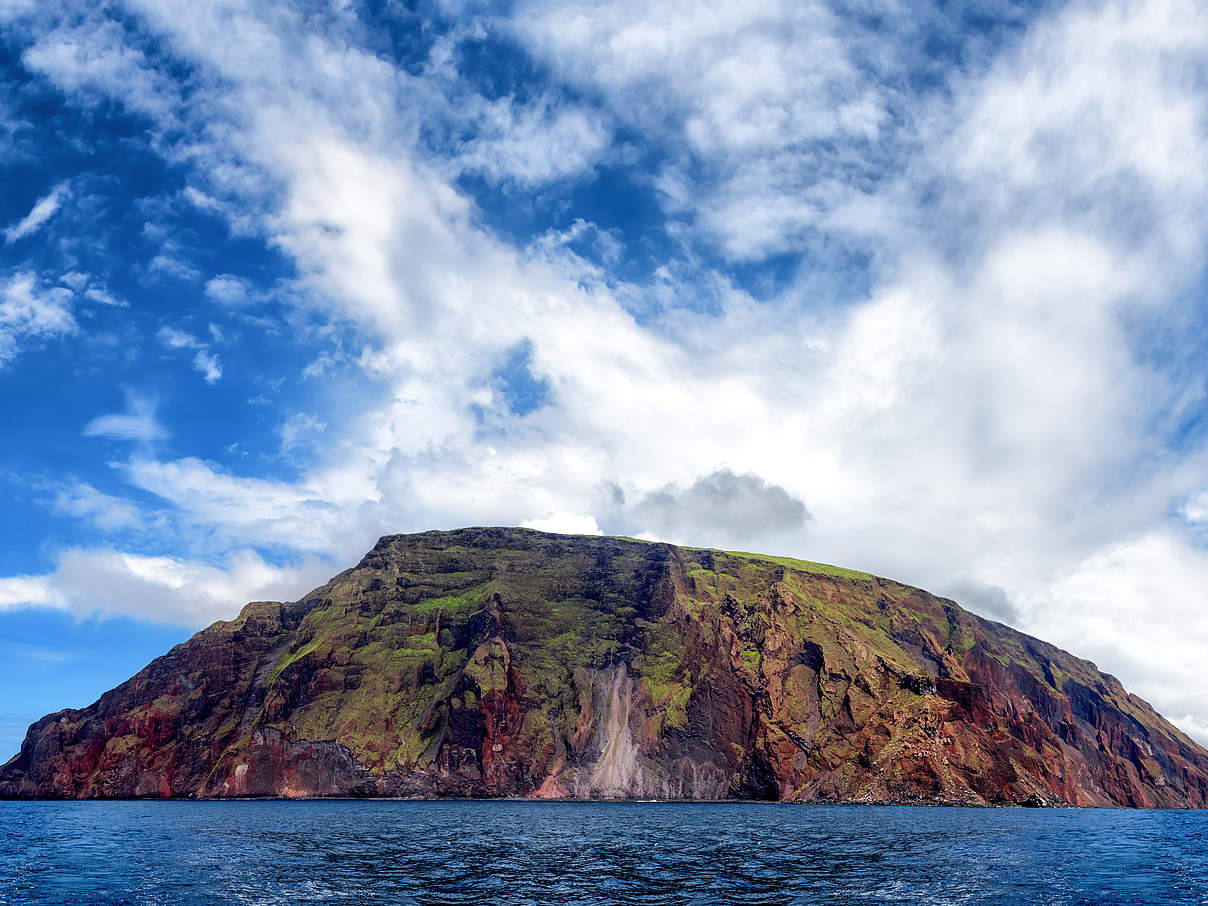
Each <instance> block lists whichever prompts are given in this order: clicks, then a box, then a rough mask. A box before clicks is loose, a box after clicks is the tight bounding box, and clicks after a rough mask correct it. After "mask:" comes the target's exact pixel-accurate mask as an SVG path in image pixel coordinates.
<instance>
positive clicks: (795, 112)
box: [0, 0, 1208, 759]
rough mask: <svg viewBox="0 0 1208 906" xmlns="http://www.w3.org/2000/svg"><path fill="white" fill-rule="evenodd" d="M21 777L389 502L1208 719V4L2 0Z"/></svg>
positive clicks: (368, 532)
mask: <svg viewBox="0 0 1208 906" xmlns="http://www.w3.org/2000/svg"><path fill="white" fill-rule="evenodd" d="M0 69H2V73H3V75H2V78H0V186H2V189H0V424H2V425H3V426H4V428H3V430H0V513H3V516H4V518H2V519H0V759H2V758H4V757H5V756H7V755H8V754H10V753H13V752H15V751H16V750H17V748H18V747H19V745H20V740H21V738H22V737H23V734H24V728H25V726H26V725H28V724H29V723H30V722H31V721H33V720H35V719H37V718H38V717H40V716H41V715H42V714H44V713H47V712H49V711H53V710H57V709H59V708H62V707H69V706H70V707H82V706H84V705H86V704H88V703H90V702H91V701H93V700H94V699H95V698H96V697H97V696H98V695H99V694H100V693H101V692H102V691H104V690H105V689H107V688H110V687H111V686H113V685H115V684H116V683H118V682H120V681H121V680H122V679H124V678H126V677H127V676H130V675H132V674H133V673H135V672H136V671H137V670H138V669H140V668H141V667H142V666H143V665H144V664H145V663H146V662H147V661H148V660H150V659H151V658H152V657H154V656H156V655H157V654H159V653H162V652H164V651H166V650H167V648H168V647H170V646H171V645H173V644H175V643H177V642H179V641H183V640H184V639H185V638H187V637H188V636H189V635H190V634H191V633H193V632H194V631H196V630H197V629H199V628H201V627H204V626H205V625H208V624H209V623H210V622H212V621H213V620H216V619H222V618H231V617H233V616H234V615H235V614H236V613H238V611H239V609H240V607H241V606H242V604H244V603H245V602H247V601H249V600H260V599H270V600H292V599H295V598H297V597H299V596H301V594H303V593H304V592H305V591H307V590H308V589H309V588H311V587H314V586H317V585H319V584H322V583H323V582H324V581H326V579H327V578H329V577H330V576H331V575H333V574H335V573H337V572H339V571H341V570H342V569H344V568H347V567H348V566H351V565H353V564H354V563H355V562H356V561H357V560H358V559H359V558H360V556H361V555H362V554H363V553H364V552H365V551H366V550H368V549H369V548H370V547H371V546H372V545H373V543H374V542H375V540H376V539H377V538H378V537H379V536H380V535H382V534H387V533H395V532H410V531H419V530H426V529H432V528H454V527H459V526H465V525H500V524H505V525H526V526H529V527H533V528H539V529H546V530H551V531H565V532H575V533H599V532H602V533H605V534H625V535H632V536H639V537H643V538H651V539H660V540H667V541H672V542H678V543H686V544H693V545H699V546H711V547H721V548H729V549H740V550H754V551H762V552H767V553H776V554H786V555H792V556H799V557H803V558H807V559H811V560H820V561H823V562H829V563H836V564H841V565H844V566H848V567H853V568H858V569H862V570H867V571H870V572H874V573H877V574H879V575H885V576H890V577H893V578H896V579H899V580H902V581H905V582H908V583H910V584H914V585H918V586H921V587H923V588H926V589H928V590H930V591H932V592H934V593H937V594H941V595H945V596H948V597H952V598H954V599H955V600H957V601H959V602H960V603H962V604H964V605H965V606H967V607H968V608H969V609H971V610H973V611H975V612H977V613H980V614H983V615H985V616H987V617H990V618H992V619H996V620H1000V621H1003V622H1006V623H1008V624H1010V625H1012V626H1015V627H1017V628H1019V629H1021V630H1023V631H1025V632H1029V633H1031V634H1034V635H1037V636H1039V637H1041V638H1044V639H1046V640H1049V641H1052V642H1054V643H1056V644H1058V645H1061V646H1062V647H1064V648H1066V649H1068V650H1070V651H1072V652H1074V653H1075V654H1078V655H1080V656H1082V657H1086V658H1089V659H1091V660H1094V661H1095V662H1096V663H1097V664H1098V665H1099V666H1100V667H1101V668H1102V669H1104V670H1105V671H1108V672H1110V673H1112V674H1115V675H1117V676H1119V677H1120V678H1121V680H1122V681H1123V682H1124V683H1125V684H1126V686H1127V687H1128V688H1129V689H1130V690H1131V691H1134V692H1136V693H1138V694H1140V695H1142V696H1143V697H1144V698H1146V699H1147V700H1149V701H1150V702H1151V703H1153V704H1154V706H1155V707H1157V708H1158V709H1159V710H1160V711H1161V712H1162V713H1164V714H1165V715H1166V716H1167V717H1169V718H1170V719H1171V720H1173V721H1174V722H1175V723H1176V724H1177V725H1178V726H1180V727H1181V728H1183V729H1184V730H1186V731H1187V732H1188V733H1190V734H1191V735H1192V736H1194V737H1195V738H1197V739H1198V740H1200V741H1201V742H1204V743H1208V684H1206V683H1205V682H1204V681H1203V673H1202V665H1203V664H1205V663H1208V608H1206V607H1205V594H1206V590H1208V434H1206V428H1208V421H1206V416H1208V396H1206V389H1208V388H1206V384H1205V377H1206V374H1208V370H1206V369H1208V342H1206V341H1208V8H1206V7H1204V5H1203V4H1202V3H1198V2H1196V0H1136V2H1117V0H1105V2H1096V3H1082V2H1072V3H1045V2H1036V3H1028V2H1008V0H981V2H970V3H962V2H961V0H953V2H945V3H942V4H935V5H928V4H925V3H918V2H904V0H903V2H896V0H834V2H829V3H824V2H815V3H811V2H800V0H788V2H775V0H745V2H743V3H733V4H722V3H714V4H700V3H696V4H689V3H683V2H678V0H666V2H662V3H657V4H652V3H649V2H636V0H616V2H612V3H593V2H585V3H574V2H565V0H557V2H555V0H516V2H510V3H507V2H501V3H491V2H476V0H446V2H440V0H423V2H415V3H398V2H390V0H363V2H352V0H349V2H337V0H333V2H330V3H321V2H310V3H303V4H296V3H289V2H278V0H274V2H266V0H216V2H213V3H196V2H184V0H126V2H88V3H84V2H61V0H0Z"/></svg>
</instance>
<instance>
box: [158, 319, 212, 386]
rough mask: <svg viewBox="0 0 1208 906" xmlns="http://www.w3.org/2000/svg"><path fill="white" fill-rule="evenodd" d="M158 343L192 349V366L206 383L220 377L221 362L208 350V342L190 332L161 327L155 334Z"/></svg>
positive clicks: (175, 347)
mask: <svg viewBox="0 0 1208 906" xmlns="http://www.w3.org/2000/svg"><path fill="white" fill-rule="evenodd" d="M156 336H157V337H158V338H159V341H160V343H162V344H163V345H164V346H166V347H167V348H168V349H192V350H195V352H194V355H193V367H194V368H195V369H196V370H197V371H198V372H200V373H201V376H202V377H203V378H204V379H205V382H206V383H207V384H214V383H217V381H218V380H219V379H220V378H221V377H222V362H221V360H220V359H219V358H218V356H217V355H216V354H215V353H213V352H211V351H210V345H209V344H208V343H205V342H203V341H202V340H199V339H198V338H197V337H195V336H193V334H191V333H186V332H185V331H182V330H177V329H176V328H174V327H161V328H160V329H159V333H157V334H156Z"/></svg>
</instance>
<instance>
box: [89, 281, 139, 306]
mask: <svg viewBox="0 0 1208 906" xmlns="http://www.w3.org/2000/svg"><path fill="white" fill-rule="evenodd" d="M84 298H85V299H87V300H88V301H89V302H96V303H97V304H98V305H108V306H109V307H110V308H129V307H130V303H129V302H127V301H126V300H125V299H119V298H117V297H116V296H114V295H113V293H111V292H109V290H108V289H106V288H105V287H103V286H90V287H88V289H86V290H84Z"/></svg>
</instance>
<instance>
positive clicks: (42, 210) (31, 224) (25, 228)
mask: <svg viewBox="0 0 1208 906" xmlns="http://www.w3.org/2000/svg"><path fill="white" fill-rule="evenodd" d="M70 194H71V190H70V188H69V187H68V184H67V183H65V182H63V183H59V184H58V185H57V186H55V187H54V188H53V189H51V190H50V192H49V193H48V194H46V195H45V196H43V197H42V198H40V199H38V202H37V203H36V204H35V205H34V206H33V208H32V209H31V210H30V212H29V213H28V214H26V215H25V216H24V217H23V218H21V220H20V221H18V222H17V223H15V224H13V225H12V226H10V227H8V228H7V229H5V231H4V241H5V242H8V243H13V242H17V241H18V240H20V239H24V238H25V237H26V236H30V235H32V234H33V233H36V232H37V231H38V230H39V229H40V228H41V227H42V226H43V225H44V224H45V223H46V222H47V221H48V220H50V218H51V217H53V216H54V215H55V212H57V211H58V210H59V207H60V205H62V203H63V200H64V199H65V198H67V197H68V196H70Z"/></svg>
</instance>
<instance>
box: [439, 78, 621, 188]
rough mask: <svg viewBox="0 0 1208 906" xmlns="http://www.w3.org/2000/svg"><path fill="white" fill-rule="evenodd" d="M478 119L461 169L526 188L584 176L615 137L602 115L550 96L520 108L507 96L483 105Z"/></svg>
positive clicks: (463, 150) (464, 150) (459, 158)
mask: <svg viewBox="0 0 1208 906" xmlns="http://www.w3.org/2000/svg"><path fill="white" fill-rule="evenodd" d="M480 117H481V119H480V122H479V123H478V127H479V129H478V133H477V134H476V135H475V137H474V138H473V139H472V140H471V141H469V142H467V143H466V144H465V145H464V146H463V147H462V148H461V150H460V153H459V154H458V155H457V163H458V165H459V166H460V167H462V168H464V169H466V170H470V171H479V172H481V173H483V174H484V175H485V176H487V177H488V178H490V179H492V180H494V181H497V182H515V183H517V184H519V185H522V186H536V185H539V184H541V183H546V182H550V181H553V180H556V179H560V178H563V177H568V176H579V175H582V174H584V173H585V172H586V171H589V170H590V169H591V166H592V165H593V164H594V163H595V162H596V160H598V159H599V158H600V157H601V156H602V155H603V154H604V152H605V151H606V150H607V148H608V145H609V142H610V140H611V138H612V133H611V130H610V129H609V128H608V127H607V125H606V124H605V123H604V122H602V120H601V118H600V116H599V114H597V113H594V112H592V111H589V110H585V109H581V108H576V107H568V106H567V105H565V104H563V103H559V102H557V101H555V100H553V99H551V98H542V99H540V100H539V101H536V102H534V103H531V104H529V105H527V106H519V105H517V104H516V103H515V101H514V99H513V98H511V97H510V96H509V97H503V98H500V99H498V100H497V101H494V102H493V103H489V104H483V105H482V107H481V111H480Z"/></svg>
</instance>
